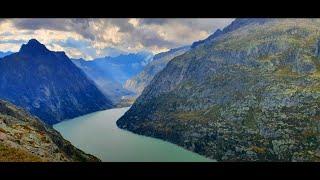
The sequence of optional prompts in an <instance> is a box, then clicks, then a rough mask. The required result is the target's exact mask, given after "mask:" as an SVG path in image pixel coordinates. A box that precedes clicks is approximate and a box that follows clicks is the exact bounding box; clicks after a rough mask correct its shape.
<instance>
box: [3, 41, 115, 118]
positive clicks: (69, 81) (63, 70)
mask: <svg viewBox="0 0 320 180" xmlns="http://www.w3.org/2000/svg"><path fill="white" fill-rule="evenodd" d="M0 81H1V83H0V98H1V99H4V100H7V101H10V102H12V103H13V104H15V105H18V106H20V107H23V108H24V109H25V110H27V111H28V112H30V113H31V114H33V115H36V116H38V117H39V118H41V120H43V121H44V122H46V123H48V124H54V123H58V122H60V121H62V120H64V119H70V118H73V117H76V116H80V115H83V114H87V113H90V112H94V111H99V110H103V109H108V108H111V107H113V105H112V102H111V101H110V100H109V99H107V98H106V97H105V96H104V95H103V94H102V93H101V91H100V90H99V89H98V88H97V87H96V85H95V84H94V82H93V81H92V80H90V79H88V77H87V76H86V75H85V74H84V73H83V72H82V71H81V70H80V69H79V68H77V67H76V66H75V65H74V64H73V63H72V62H71V60H70V59H69V58H68V57H67V56H66V54H65V53H64V52H53V51H50V50H48V49H47V48H46V47H45V46H44V45H43V44H41V43H39V42H38V41H37V40H35V39H32V40H30V41H29V42H28V43H27V44H24V45H22V47H21V49H20V51H19V52H17V53H13V54H11V55H9V56H6V57H4V58H2V59H1V61H0Z"/></svg>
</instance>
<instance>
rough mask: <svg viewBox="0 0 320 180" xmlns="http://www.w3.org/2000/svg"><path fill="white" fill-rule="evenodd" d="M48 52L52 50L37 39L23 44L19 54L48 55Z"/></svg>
mask: <svg viewBox="0 0 320 180" xmlns="http://www.w3.org/2000/svg"><path fill="white" fill-rule="evenodd" d="M48 52H50V50H48V49H47V48H46V46H45V45H43V44H41V43H40V42H39V41H38V40H36V39H30V40H29V41H28V43H27V44H23V45H22V46H21V48H20V50H19V53H22V54H30V55H39V54H46V53H48Z"/></svg>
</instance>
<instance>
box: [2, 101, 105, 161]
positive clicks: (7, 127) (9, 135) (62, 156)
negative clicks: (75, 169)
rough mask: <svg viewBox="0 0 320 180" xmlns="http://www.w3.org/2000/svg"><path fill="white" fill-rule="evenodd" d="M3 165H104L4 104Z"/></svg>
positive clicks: (20, 110)
mask: <svg viewBox="0 0 320 180" xmlns="http://www.w3.org/2000/svg"><path fill="white" fill-rule="evenodd" d="M0 161H1V162H3V161H6V162H8V161H13V162H20V161H23V162H33V161H36V162H38V161H49V162H59V161H100V160H99V159H97V158H96V157H94V156H92V155H89V154H86V153H84V152H82V151H81V150H79V149H77V148H75V147H74V146H73V145H72V144H70V142H68V141H66V140H65V139H63V138H62V136H61V135H60V134H59V133H58V132H57V131H56V130H54V129H53V128H51V127H49V126H47V125H46V124H45V123H43V122H41V121H40V120H39V119H38V118H36V117H32V116H31V115H30V114H29V113H27V112H25V111H24V110H22V109H20V108H17V107H16V106H14V105H12V104H10V103H8V102H5V101H2V100H0Z"/></svg>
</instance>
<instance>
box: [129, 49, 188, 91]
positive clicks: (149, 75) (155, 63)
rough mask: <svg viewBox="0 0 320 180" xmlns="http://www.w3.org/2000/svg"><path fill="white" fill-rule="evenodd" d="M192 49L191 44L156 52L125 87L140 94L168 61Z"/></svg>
mask: <svg viewBox="0 0 320 180" xmlns="http://www.w3.org/2000/svg"><path fill="white" fill-rule="evenodd" d="M189 49H190V46H183V47H180V48H175V49H171V50H169V51H167V52H162V53H159V54H156V55H155V56H154V57H153V60H152V61H151V62H150V63H149V64H148V65H146V66H145V68H144V69H143V70H142V71H141V72H140V73H139V74H137V75H136V76H134V77H132V78H130V79H129V80H127V81H126V83H125V86H124V87H125V88H126V89H128V90H130V91H133V92H135V93H136V96H139V95H140V94H141V93H142V91H143V89H144V88H145V87H146V86H147V85H148V84H149V83H150V82H151V80H152V79H153V77H154V76H155V75H156V74H157V73H159V72H160V71H161V70H162V69H163V68H164V67H165V66H166V65H167V63H168V62H169V61H170V60H171V59H173V58H174V57H176V56H179V55H181V54H183V53H185V52H187V51H188V50H189Z"/></svg>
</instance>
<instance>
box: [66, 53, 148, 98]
mask: <svg viewBox="0 0 320 180" xmlns="http://www.w3.org/2000/svg"><path fill="white" fill-rule="evenodd" d="M152 56H153V55H152V54H150V53H136V54H133V53H131V54H123V55H119V56H116V57H104V58H97V59H94V60H91V61H87V60H84V59H72V62H73V63H74V64H75V65H77V67H79V68H80V69H82V70H83V71H84V72H85V73H86V75H87V76H88V77H89V78H91V79H92V80H93V81H94V82H95V83H96V84H97V86H98V88H99V89H100V90H101V91H102V92H103V93H104V94H105V95H106V96H107V97H109V98H110V99H111V100H112V101H113V102H114V103H118V102H119V101H120V100H121V98H122V97H123V96H130V95H133V94H134V93H133V92H131V91H128V90H127V89H125V88H123V85H124V83H125V82H126V80H128V79H129V78H131V77H133V76H135V75H136V74H138V73H139V72H141V71H142V70H143V69H144V67H145V66H146V65H147V64H148V63H149V62H150V61H151V60H152Z"/></svg>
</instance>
